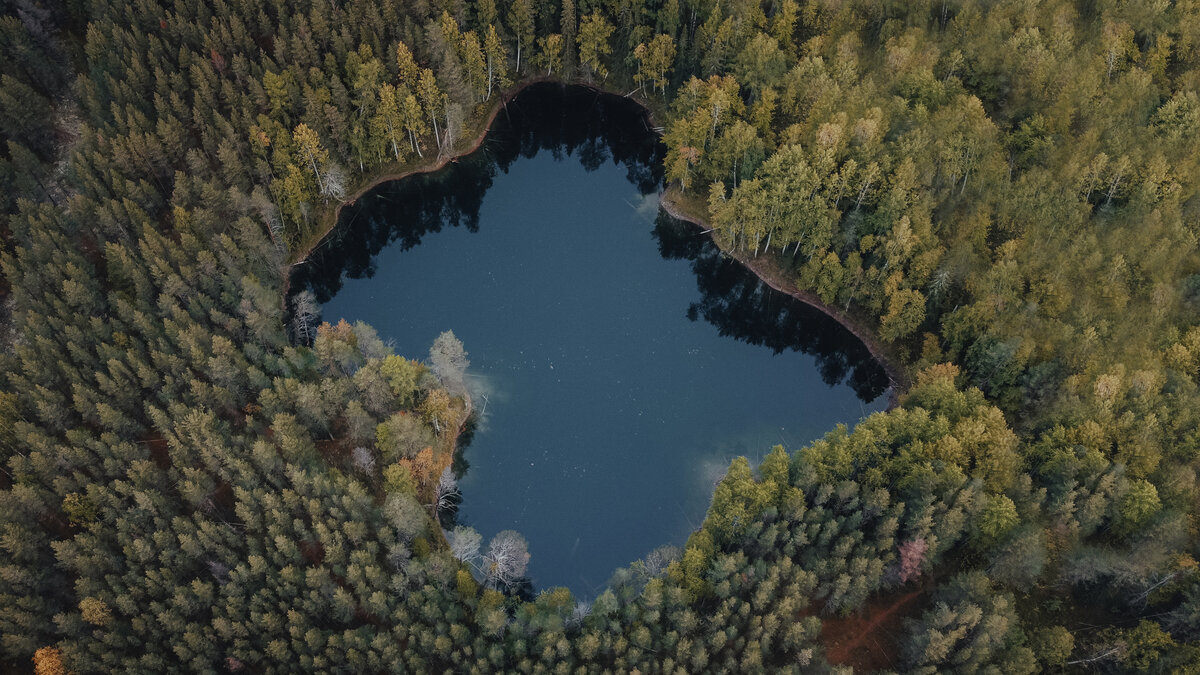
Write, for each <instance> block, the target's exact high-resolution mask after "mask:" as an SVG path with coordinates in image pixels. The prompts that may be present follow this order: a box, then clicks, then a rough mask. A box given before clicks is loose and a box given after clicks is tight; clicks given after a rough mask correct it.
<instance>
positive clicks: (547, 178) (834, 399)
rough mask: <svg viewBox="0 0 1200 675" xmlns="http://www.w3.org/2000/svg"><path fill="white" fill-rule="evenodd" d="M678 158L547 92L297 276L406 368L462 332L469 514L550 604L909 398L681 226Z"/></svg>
mask: <svg viewBox="0 0 1200 675" xmlns="http://www.w3.org/2000/svg"><path fill="white" fill-rule="evenodd" d="M659 153H660V146H659V145H658V143H657V138H656V137H655V135H654V133H653V130H651V129H650V128H649V126H648V124H647V123H646V121H645V119H644V117H643V115H642V112H641V109H640V108H638V107H637V106H636V105H635V104H633V103H631V102H629V101H625V100H623V99H620V98H618V97H610V96H603V95H599V94H597V93H595V92H593V91H590V90H586V89H582V88H563V87H561V86H557V85H535V86H533V87H530V88H529V89H526V90H524V91H522V92H521V93H520V94H519V95H518V96H517V97H516V98H515V99H514V100H513V101H512V102H510V103H509V104H508V106H507V107H506V109H505V111H504V112H502V113H501V114H500V115H499V116H498V117H497V120H496V123H495V125H494V126H493V129H492V131H491V132H489V134H488V137H487V139H486V140H485V142H484V143H483V145H482V147H481V148H480V150H478V151H477V152H475V153H473V154H471V155H469V156H467V157H463V158H460V159H459V160H458V161H456V162H452V163H450V164H449V165H448V166H447V167H445V168H444V169H442V170H439V171H438V172H435V173H432V174H425V175H417V176H413V177H410V178H407V179H404V180H401V181H393V182H389V183H384V184H382V185H380V186H378V187H376V188H375V189H373V190H372V191H370V192H369V193H367V194H366V195H364V196H363V197H362V198H361V199H359V200H358V201H357V202H356V203H355V204H354V205H351V206H347V207H346V208H344V209H343V210H342V213H341V218H340V221H339V224H338V226H337V227H336V228H335V229H334V231H333V232H332V233H331V234H330V236H329V237H327V239H326V240H325V241H324V242H322V244H321V245H320V246H319V247H318V248H317V249H316V251H314V253H313V255H312V256H310V258H309V260H308V261H307V262H306V263H305V264H303V265H300V266H298V267H297V270H296V272H295V273H294V276H293V280H292V290H293V291H300V290H305V289H307V290H311V291H312V292H313V293H314V294H315V295H316V296H317V299H318V300H319V301H320V302H321V303H322V304H323V318H324V320H327V321H333V322H336V321H337V320H338V319H341V318H345V319H346V320H348V321H356V320H362V321H365V322H367V323H370V324H371V325H373V326H374V327H375V328H376V329H377V330H378V331H379V333H380V335H381V337H383V338H384V339H390V340H394V341H395V346H396V351H397V353H400V354H404V355H406V356H409V357H418V358H419V357H423V356H424V355H425V354H427V353H428V348H429V345H430V344H431V343H432V342H433V340H434V338H435V337H436V336H437V335H438V334H439V333H440V332H442V331H444V330H453V331H454V332H455V334H456V335H457V336H458V337H459V338H460V339H461V340H462V341H463V343H464V345H465V347H466V349H467V351H468V352H469V353H470V359H471V362H472V365H471V368H470V371H469V379H470V380H471V383H472V386H473V388H474V389H475V390H476V392H477V394H476V398H477V400H476V409H477V410H481V411H483V414H482V415H481V416H480V418H479V422H478V427H477V428H476V430H475V433H474V435H473V438H472V440H471V443H470V445H469V446H467V447H466V448H465V451H464V453H463V460H464V461H463V462H461V463H460V467H465V469H466V470H465V472H464V473H463V475H462V477H461V480H460V486H461V487H462V489H463V493H464V497H465V499H464V501H463V504H462V507H461V510H460V514H459V522H461V523H463V524H467V525H470V526H472V527H475V528H476V529H477V530H479V531H480V533H481V534H482V535H483V536H484V541H485V543H486V541H487V540H488V539H489V538H490V537H491V536H492V535H494V534H496V533H497V532H498V531H500V530H505V529H515V530H517V531H519V532H521V533H522V534H523V535H524V536H525V537H526V538H527V539H528V541H529V547H530V552H531V553H532V560H531V562H530V576H531V580H532V582H533V584H534V586H535V587H536V588H538V589H543V588H548V587H551V586H557V585H565V586H569V587H570V588H572V590H573V591H575V592H576V594H578V595H582V596H585V597H594V595H595V593H596V592H597V591H598V590H599V589H600V588H602V587H603V585H604V584H605V582H606V581H607V579H608V577H609V575H610V574H611V573H612V572H613V570H614V569H615V568H617V567H620V566H623V565H627V564H628V563H630V562H631V561H632V560H634V559H636V558H639V557H641V556H644V555H645V554H647V553H648V552H650V551H651V550H652V549H654V548H655V547H657V546H660V545H664V544H675V545H679V544H682V543H683V541H684V540H685V539H686V536H687V534H688V533H689V532H690V531H691V530H692V529H693V528H694V527H696V526H697V525H698V524H699V523H700V521H701V520H702V519H703V517H704V512H705V509H706V508H707V505H708V503H709V500H710V498H711V494H712V487H713V483H714V481H716V480H717V479H718V478H719V477H720V475H721V474H722V472H723V471H724V469H725V468H726V467H727V465H728V462H729V460H730V459H731V458H732V457H734V456H737V455H746V456H748V457H750V458H751V460H755V459H756V458H757V457H759V456H761V455H762V454H763V453H765V452H766V451H768V450H769V449H770V447H771V446H772V445H774V444H778V443H782V444H784V445H785V447H787V448H788V449H792V450H794V449H796V448H798V447H800V446H802V445H804V444H805V443H807V442H809V441H811V440H813V439H814V438H817V437H819V436H820V435H821V434H823V433H824V432H825V431H828V430H829V429H831V428H833V427H834V426H835V425H836V424H838V423H846V424H853V423H854V422H856V421H857V420H858V419H860V418H861V417H862V416H864V415H866V414H869V413H870V412H873V411H875V410H880V409H883V408H884V407H885V405H886V396H883V392H884V390H885V388H886V387H887V377H886V375H885V374H884V372H883V369H882V368H881V367H880V366H879V364H877V363H876V362H875V361H873V360H872V359H871V357H870V355H869V353H868V352H867V350H866V348H865V347H864V346H863V345H862V343H861V342H859V341H858V340H857V339H856V338H854V336H853V335H851V334H850V333H849V332H848V331H846V330H845V329H844V328H842V327H841V326H840V325H838V324H837V323H836V322H835V321H833V320H832V319H830V318H829V317H827V316H825V315H823V314H821V313H820V312H819V311H817V310H815V309H813V308H811V307H809V306H807V305H804V304H803V303H801V302H799V301H797V300H795V299H793V298H790V297H788V296H786V295H784V294H782V293H779V292H776V291H774V290H772V289H770V288H768V287H767V286H766V285H765V284H763V283H762V282H760V281H759V280H758V279H757V278H756V277H754V276H753V274H751V273H750V272H748V271H747V270H746V269H744V268H743V267H742V266H741V265H739V264H738V263H736V262H735V261H732V260H731V259H729V258H727V257H725V256H722V255H721V254H720V252H719V250H717V248H716V246H715V245H714V244H713V243H712V242H711V241H710V240H709V238H708V237H707V236H704V235H702V234H701V233H700V231H699V229H698V228H696V227H694V226H692V225H689V224H687V223H682V222H680V221H676V220H674V219H673V218H671V217H669V216H667V215H666V214H664V213H662V212H661V211H660V209H659V206H658V190H659V188H660V187H661V175H660V173H659V169H658V167H659V166H660V165H661V157H660V155H659Z"/></svg>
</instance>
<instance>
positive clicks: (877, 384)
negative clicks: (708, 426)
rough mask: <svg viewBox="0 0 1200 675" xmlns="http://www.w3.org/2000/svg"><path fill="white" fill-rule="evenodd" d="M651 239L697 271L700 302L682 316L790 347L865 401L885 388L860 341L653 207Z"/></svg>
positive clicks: (664, 252)
mask: <svg viewBox="0 0 1200 675" xmlns="http://www.w3.org/2000/svg"><path fill="white" fill-rule="evenodd" d="M654 237H655V239H656V240H657V241H658V250H659V253H661V254H662V257H663V258H666V259H668V260H670V259H679V260H688V261H691V263H692V271H693V272H695V273H696V284H697V286H698V287H699V289H700V293H701V299H700V301H699V302H694V303H692V304H691V306H690V307H688V310H687V313H688V318H689V319H691V320H692V321H696V320H697V319H699V318H703V319H704V320H705V321H707V322H709V323H711V324H712V325H714V326H716V327H717V330H718V331H719V332H720V333H721V335H723V336H726V337H732V338H735V339H738V340H742V341H743V342H748V343H750V344H752V345H763V346H766V347H769V348H770V349H772V350H773V351H774V352H775V353H776V354H780V353H782V352H784V351H789V350H790V351H796V352H801V353H803V354H810V355H813V356H815V357H816V358H817V365H818V367H819V369H820V372H821V379H822V380H824V382H825V383H826V384H828V385H831V386H832V385H837V384H842V383H845V384H846V385H848V386H849V387H850V388H851V389H853V390H854V393H855V394H856V395H857V396H858V397H859V398H860V399H862V400H864V401H873V400H875V398H877V397H878V396H880V395H881V394H882V393H883V392H884V391H885V390H886V389H887V387H888V377H887V373H886V372H885V371H884V369H883V367H882V366H880V365H879V363H878V362H877V361H875V359H874V358H872V357H871V354H870V352H869V351H868V350H867V348H866V346H865V345H863V344H862V343H861V342H859V341H858V340H856V339H854V337H853V336H851V335H850V334H849V331H847V330H846V329H845V328H844V327H842V325H841V324H839V323H837V322H836V321H834V320H833V319H831V318H829V317H828V316H826V315H825V314H824V313H823V312H821V311H820V310H819V309H817V308H815V307H813V306H811V305H808V304H805V303H803V302H801V301H799V300H797V299H795V298H793V297H791V296H790V295H787V294H786V293H780V292H779V291H777V290H775V289H773V288H771V287H770V286H768V285H767V284H765V283H763V282H762V280H760V279H759V278H758V277H756V276H755V275H754V273H753V272H751V271H750V270H748V269H747V268H746V267H744V266H743V265H742V264H741V263H739V262H738V261H737V260H734V259H733V258H732V257H730V256H727V255H725V254H724V253H722V252H721V249H720V248H718V247H717V245H716V244H715V243H713V241H712V239H711V238H709V237H708V236H707V235H705V234H703V233H701V232H700V231H699V228H698V227H697V226H696V225H693V224H692V223H687V222H684V221H681V220H677V219H675V218H673V217H671V216H670V215H668V214H667V213H666V212H662V211H660V212H659V216H658V220H657V221H656V222H655V225H654Z"/></svg>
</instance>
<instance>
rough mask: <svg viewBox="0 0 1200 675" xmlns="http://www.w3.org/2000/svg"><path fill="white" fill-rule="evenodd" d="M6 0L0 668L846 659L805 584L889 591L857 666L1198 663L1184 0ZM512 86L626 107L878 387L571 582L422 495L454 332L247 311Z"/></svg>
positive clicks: (297, 309) (439, 442) (459, 354)
mask: <svg viewBox="0 0 1200 675" xmlns="http://www.w3.org/2000/svg"><path fill="white" fill-rule="evenodd" d="M4 9H5V11H4V15H3V17H0V53H2V54H3V58H0V97H2V98H0V134H3V141H4V142H3V145H2V147H0V180H2V181H3V187H4V189H3V190H0V210H2V212H3V213H4V214H5V225H6V227H5V234H6V236H5V251H4V255H3V272H4V278H5V282H6V285H7V288H6V292H7V299H6V302H5V311H6V315H7V316H6V317H5V318H6V321H5V323H6V330H5V332H4V336H3V339H4V347H5V348H4V350H3V353H2V355H0V360H2V362H3V367H2V368H0V371H2V373H3V378H2V380H0V447H2V448H3V450H2V452H3V455H4V459H5V461H4V463H3V471H0V550H2V551H3V554H2V555H0V579H3V583H0V658H3V659H4V660H5V664H6V665H7V666H11V667H13V668H20V669H23V670H28V669H29V667H30V665H31V664H32V665H33V666H34V667H35V668H36V670H37V672H41V673H56V672H68V671H70V672H154V673H159V672H213V671H224V672H295V671H297V670H302V671H322V672H328V671H346V672H362V671H384V670H389V671H390V670H401V669H403V670H416V671H431V670H438V671H444V670H464V671H468V670H469V671H479V672H487V671H494V670H501V669H503V670H515V671H522V672H533V671H539V672H541V671H563V672H569V671H574V670H577V669H582V670H584V671H604V670H609V671H612V672H619V671H631V670H633V669H634V668H637V669H638V670H640V671H642V672H648V671H653V672H695V671H701V670H745V671H756V670H766V669H771V670H775V669H779V670H787V669H791V670H804V671H821V670H838V671H844V670H845V668H846V667H847V662H846V661H845V660H844V659H842V658H841V657H840V656H838V655H835V654H834V653H832V652H827V651H826V649H825V646H824V645H825V639H824V636H823V635H822V621H823V619H824V620H827V621H828V622H832V621H833V620H834V618H836V617H843V616H847V615H852V614H853V613H855V612H856V611H860V610H861V609H862V608H863V607H864V605H865V604H866V603H868V601H874V600H879V599H886V598H888V597H892V596H894V595H896V594H898V593H909V592H919V593H920V594H921V597H922V600H921V601H920V603H919V605H918V607H917V608H916V609H915V610H913V611H911V612H909V613H908V616H907V617H906V619H905V621H904V624H903V630H902V631H901V632H902V635H900V636H899V637H898V638H896V640H895V643H894V644H892V645H891V647H892V649H891V651H892V654H891V658H890V660H889V661H888V664H889V667H890V668H892V669H895V670H904V671H913V672H937V671H953V672H976V671H984V670H994V669H996V668H999V669H1000V670H1001V671H1003V672H1012V673H1017V672H1021V673H1027V672H1036V671H1037V670H1039V669H1054V668H1060V667H1074V668H1092V669H1101V670H1112V671H1129V670H1146V671H1154V672H1200V646H1197V640H1198V639H1200V572H1198V571H1197V563H1196V558H1197V557H1198V556H1200V550H1198V545H1200V537H1197V534H1196V515H1197V512H1198V507H1200V504H1198V492H1197V482H1196V470H1197V468H1198V458H1197V456H1198V450H1200V429H1198V427H1197V421H1198V415H1200V397H1198V392H1197V387H1198V385H1200V260H1198V258H1197V248H1196V244H1197V234H1198V231H1197V223H1200V196H1198V194H1197V188H1198V187H1200V174H1198V169H1200V167H1198V166H1197V164H1198V163H1200V152H1197V149H1198V148H1200V141H1198V139H1200V98H1198V93H1197V92H1200V4H1197V3H1196V2H1195V0H1178V1H1175V2H1170V1H1168V0H1160V1H1156V2H1120V1H1117V0H1094V1H1093V0H1078V1H1069V0H1048V1H1046V2H1041V3H986V2H972V1H967V0H944V1H943V2H912V3H892V2H874V1H871V2H868V1H849V2H843V1H832V0H808V1H806V2H803V3H801V2H798V1H796V0H778V1H775V0H770V1H766V2H746V1H744V0H731V1H727V2H716V1H712V0H561V2H558V1H554V0H512V1H511V2H510V1H509V0H478V1H476V2H470V3H466V2H462V1H461V0H435V1H428V2H427V1H425V0H417V1H414V2H409V1H406V0H405V1H402V0H335V1H333V2H327V1H324V0H313V1H311V2H310V1H304V0H297V1H294V2H283V1H282V0H275V1H273V2H265V3H264V2H256V1H251V0H174V1H172V2H168V1H166V0H161V1H158V2H156V1H154V0H135V1H132V2H124V1H116V0H67V1H66V2H48V1H44V0H6V1H5V2H4ZM546 78H551V79H560V80H563V81H572V82H583V83H587V84H590V85H591V86H595V87H597V88H601V89H604V90H609V91H613V92H619V93H622V94H629V95H631V96H636V97H638V98H639V100H642V101H643V102H644V103H645V104H646V105H647V106H648V107H649V108H650V109H651V110H652V111H653V112H654V114H655V119H656V120H657V122H658V123H659V124H660V125H661V126H662V127H663V138H664V141H665V143H666V145H667V159H666V161H665V167H664V169H665V172H666V175H667V177H668V179H669V180H670V181H671V185H672V186H671V188H670V190H669V192H668V195H667V197H668V199H669V200H670V201H671V203H672V204H674V205H675V208H676V209H678V210H680V211H684V212H687V213H688V214H691V215H693V216H695V217H696V218H698V219H700V220H703V221H705V222H706V223H707V224H708V225H707V227H709V228H712V229H713V230H714V232H713V234H714V235H715V236H716V238H717V241H718V242H719V243H720V244H721V245H722V246H723V248H724V249H725V250H726V252H727V253H728V254H729V255H733V256H737V257H739V258H741V259H743V260H745V261H746V262H747V263H748V264H751V265H755V266H766V265H770V266H771V267H772V269H774V270H776V271H777V272H778V273H779V274H783V275H785V276H786V277H787V278H788V279H789V280H791V282H792V283H794V284H795V286H796V287H797V288H798V289H800V290H802V291H805V292H808V293H811V294H813V295H814V296H815V297H816V298H818V299H819V300H820V301H821V302H823V303H825V304H827V305H829V306H830V308H831V309H833V310H834V311H839V312H843V313H845V314H846V315H847V316H850V317H853V318H854V319H855V320H856V321H859V322H861V323H862V324H863V325H864V326H867V327H869V328H870V329H871V330H872V332H873V333H874V334H875V335H876V336H877V337H878V339H879V340H880V341H881V343H882V344H884V345H886V348H887V350H888V353H889V354H890V355H891V356H892V358H893V359H894V360H895V361H896V363H897V364H899V365H900V366H901V367H902V368H903V370H904V372H905V374H906V379H907V380H908V381H909V382H910V383H911V386H910V387H909V388H908V389H907V390H906V391H905V392H904V394H903V395H902V396H901V397H900V401H899V405H898V406H897V407H896V408H894V409H892V410H890V411H888V412H885V413H879V414H876V415H873V416H872V417H870V418H868V419H867V420H865V421H863V422H862V423H860V424H859V425H857V426H856V427H855V428H853V429H846V428H839V429H835V430H833V431H831V432H830V433H829V434H828V436H826V437H825V438H824V439H823V440H821V441H818V442H816V443H814V444H812V445H810V446H808V447H805V448H800V449H793V450H792V451H791V452H788V451H785V450H784V449H783V448H777V449H775V450H774V451H772V452H771V453H770V454H769V455H768V456H767V458H766V459H765V460H764V461H763V462H762V463H761V465H760V466H758V467H751V466H750V465H749V464H748V463H747V462H746V461H745V460H737V461H735V462H734V463H733V464H732V465H731V466H730V468H729V470H728V473H727V475H726V477H725V478H724V479H723V480H722V481H721V483H720V484H719V485H718V486H717V488H716V490H715V493H714V495H713V503H712V506H711V509H710V511H709V515H708V517H707V519H706V520H705V522H704V524H703V526H702V527H701V528H700V529H698V530H697V531H696V532H695V533H694V534H693V535H692V536H691V537H690V538H689V540H688V542H687V544H686V546H685V547H683V548H682V550H661V551H656V552H655V553H654V554H652V555H650V556H648V557H647V558H646V559H645V560H642V561H638V562H636V563H634V564H633V565H631V566H630V567H629V568H627V569H622V570H618V571H616V572H615V574H614V576H613V578H612V580H611V582H610V583H609V586H608V588H607V589H606V590H605V591H604V592H603V593H601V594H600V595H598V596H597V597H595V598H589V599H577V598H574V597H572V596H571V594H570V593H569V592H567V591H566V590H565V589H546V590H544V591H542V592H540V593H538V594H537V595H536V596H534V597H524V595H525V594H524V593H523V591H527V587H526V586H525V585H524V584H523V583H522V579H523V575H524V570H525V565H526V564H527V561H528V551H527V550H526V547H525V544H524V541H523V539H522V538H521V537H520V535H519V534H517V533H514V532H504V533H501V534H500V535H498V536H497V537H496V538H495V539H493V540H492V541H491V542H489V543H486V544H485V543H484V542H482V541H481V540H480V538H479V537H478V536H477V535H474V533H472V532H471V531H470V530H469V529H465V528H464V529H454V530H451V531H449V532H446V531H444V530H442V528H441V527H440V526H439V521H438V519H437V516H438V512H439V510H440V509H442V508H443V507H448V505H449V504H451V503H452V502H453V498H454V494H455V490H456V487H455V486H454V484H453V476H452V475H450V474H449V473H447V472H446V470H445V469H446V468H447V466H448V465H449V463H450V461H451V455H452V453H453V449H454V445H455V440H456V437H457V433H458V430H459V429H461V428H462V425H463V424H464V423H465V422H466V420H467V419H468V418H469V416H470V414H471V401H470V397H469V396H466V395H465V390H464V387H463V386H462V368H463V367H466V358H465V355H464V354H463V349H464V346H463V345H462V344H461V343H458V342H457V340H455V339H454V338H453V336H446V337H445V338H444V339H440V340H439V341H438V343H437V344H435V345H434V346H433V351H432V353H431V354H430V355H429V357H428V358H427V359H425V360H424V361H417V360H412V359H411V358H405V357H402V356H399V355H395V354H392V353H391V350H390V349H389V348H388V347H387V346H386V345H385V343H384V342H383V341H382V340H380V338H379V337H378V336H377V335H376V333H375V331H374V330H373V329H371V328H370V327H369V326H366V325H363V324H356V325H348V324H345V323H341V324H337V325H329V324H325V325H321V326H317V325H314V324H315V322H314V321H312V317H313V316H314V312H313V309H314V308H313V307H311V306H304V305H303V303H302V304H301V306H293V307H289V308H285V307H284V305H283V301H282V297H283V286H284V280H285V279H286V277H287V273H288V269H289V265H290V264H291V263H293V262H295V261H297V260H299V259H301V258H302V257H303V256H304V255H305V254H306V252H307V250H308V249H309V248H310V247H311V246H312V245H313V243H315V242H316V241H317V240H318V239H319V238H320V237H321V236H322V234H323V233H324V232H325V230H326V229H327V228H328V226H329V224H330V223H331V222H332V220H333V217H334V211H335V208H336V206H337V205H338V204H339V203H340V202H341V201H342V200H343V199H345V198H346V197H347V196H351V195H353V194H355V193H356V192H357V191H358V190H359V188H361V187H363V186H365V185H367V184H369V183H371V182H372V181H373V180H375V179H376V178H378V177H380V176H383V175H388V174H399V173H403V172H405V171H409V170H412V169H414V168H422V167H428V166H432V165H435V164H437V163H439V162H443V161H446V160H448V159H449V158H450V157H452V156H454V155H456V154H458V153H460V152H462V151H464V150H466V149H467V148H468V147H469V146H470V145H471V144H472V142H473V141H474V140H475V139H476V138H477V137H478V135H479V134H480V133H482V131H483V129H484V127H485V125H486V122H487V120H488V118H489V116H490V115H491V114H494V113H495V111H496V110H497V109H498V108H499V107H500V106H501V105H502V103H503V101H504V100H505V98H506V96H508V95H509V94H510V93H511V92H512V91H513V90H514V88H516V87H519V86H520V85H521V84H523V83H526V82H528V81H531V80H534V79H546ZM285 309H287V310H288V311H287V312H286V313H285ZM289 317H291V318H294V320H290V319H289ZM469 347H470V346H469V345H466V348H467V349H469ZM408 356H409V357H412V356H421V355H413V354H410V355H408ZM835 656H838V658H834V657H835ZM827 657H828V658H827ZM31 659H32V661H31ZM831 660H836V661H838V663H830V661H831Z"/></svg>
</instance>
